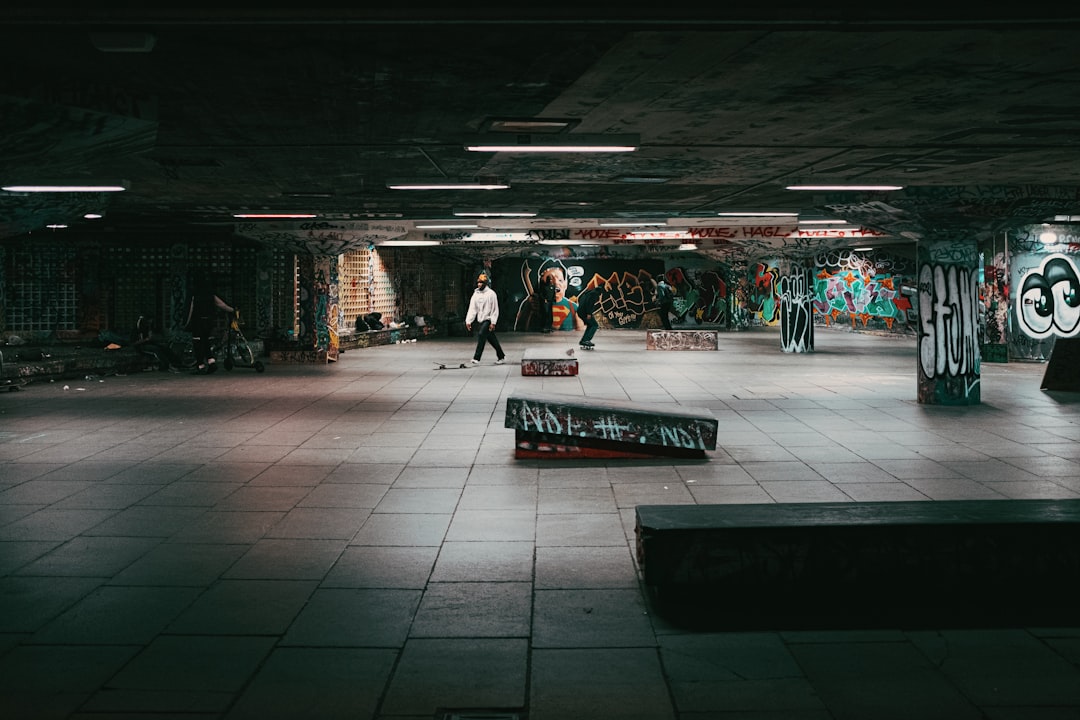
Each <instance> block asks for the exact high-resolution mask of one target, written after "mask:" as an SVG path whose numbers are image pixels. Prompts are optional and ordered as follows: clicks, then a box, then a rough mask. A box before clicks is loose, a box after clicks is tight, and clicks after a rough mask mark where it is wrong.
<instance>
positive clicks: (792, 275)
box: [777, 261, 814, 353]
mask: <svg viewBox="0 0 1080 720" xmlns="http://www.w3.org/2000/svg"><path fill="white" fill-rule="evenodd" d="M777 290H778V293H779V295H780V349H781V350H783V351H784V352H796V353H808V352H813V350H814V315H813V313H814V278H813V275H812V274H811V270H810V269H809V268H807V267H806V266H804V265H802V264H800V263H798V262H795V261H792V262H791V263H790V265H789V267H788V271H787V274H785V275H783V276H782V277H781V278H780V281H779V282H778V283H777Z"/></svg>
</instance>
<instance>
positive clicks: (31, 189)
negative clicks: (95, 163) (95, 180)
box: [0, 182, 127, 193]
mask: <svg viewBox="0 0 1080 720" xmlns="http://www.w3.org/2000/svg"><path fill="white" fill-rule="evenodd" d="M0 189H3V190H5V191H7V192H18V193H93V192H123V191H125V190H127V183H126V182H119V183H108V184H104V183H103V184H98V185H87V184H75V183H67V184H55V183H54V184H52V185H4V186H3V188H0Z"/></svg>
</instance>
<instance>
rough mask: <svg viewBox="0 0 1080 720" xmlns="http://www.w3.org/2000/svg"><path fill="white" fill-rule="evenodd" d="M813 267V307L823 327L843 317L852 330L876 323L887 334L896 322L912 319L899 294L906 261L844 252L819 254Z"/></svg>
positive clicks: (908, 304)
mask: <svg viewBox="0 0 1080 720" xmlns="http://www.w3.org/2000/svg"><path fill="white" fill-rule="evenodd" d="M815 265H816V267H817V268H818V269H817V274H816V276H815V278H814V301H813V304H814V309H815V310H816V311H817V313H818V315H819V316H820V317H821V318H822V320H823V321H824V323H825V324H826V325H828V324H830V323H831V322H835V321H838V320H839V319H840V318H841V317H842V316H844V315H847V316H848V317H849V318H850V320H851V326H852V327H853V328H854V327H855V326H856V323H861V324H862V326H863V327H867V326H868V325H869V323H870V321H871V320H873V319H878V320H880V321H881V322H883V323H884V324H885V327H886V328H888V329H890V330H891V329H893V325H894V324H895V323H897V322H902V323H906V322H907V321H908V320H909V319H914V318H913V314H914V313H913V310H914V308H913V307H912V305H911V301H910V299H909V298H908V297H907V296H906V295H904V294H903V293H902V292H901V288H902V286H903V284H904V277H905V275H908V276H909V275H910V273H911V269H909V267H908V265H909V263H908V261H907V260H906V259H904V258H897V257H893V256H891V255H887V254H883V253H877V254H875V255H874V256H873V257H872V258H871V257H870V256H869V255H866V254H860V253H858V252H855V251H851V250H845V251H837V252H830V253H822V254H820V255H818V256H817V258H815Z"/></svg>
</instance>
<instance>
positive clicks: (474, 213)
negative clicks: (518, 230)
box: [454, 210, 537, 217]
mask: <svg viewBox="0 0 1080 720" xmlns="http://www.w3.org/2000/svg"><path fill="white" fill-rule="evenodd" d="M454 215H455V216H456V217H536V216H537V213H536V212H534V211H532V210H455V211H454Z"/></svg>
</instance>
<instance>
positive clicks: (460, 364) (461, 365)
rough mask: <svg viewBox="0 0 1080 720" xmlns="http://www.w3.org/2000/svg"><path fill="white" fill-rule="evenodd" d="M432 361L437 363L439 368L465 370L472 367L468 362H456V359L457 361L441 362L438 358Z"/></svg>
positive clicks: (436, 365)
mask: <svg viewBox="0 0 1080 720" xmlns="http://www.w3.org/2000/svg"><path fill="white" fill-rule="evenodd" d="M432 362H434V363H435V367H436V369H438V370H464V369H465V368H467V367H472V366H471V365H469V364H468V363H463V362H456V361H455V362H440V361H438V360H433V361H432Z"/></svg>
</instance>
